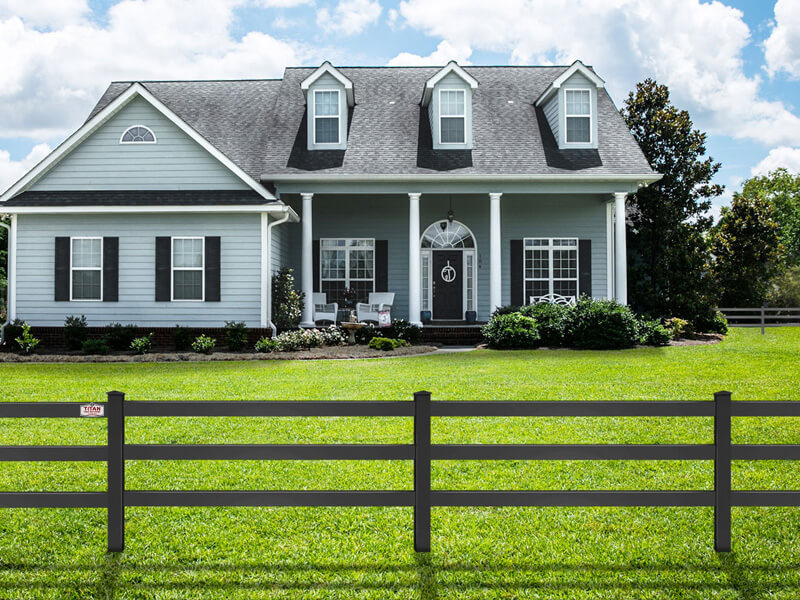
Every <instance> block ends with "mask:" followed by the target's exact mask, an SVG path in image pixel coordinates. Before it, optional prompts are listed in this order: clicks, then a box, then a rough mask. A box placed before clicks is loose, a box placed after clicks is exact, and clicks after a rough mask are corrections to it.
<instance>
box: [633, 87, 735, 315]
mask: <svg viewBox="0 0 800 600" xmlns="http://www.w3.org/2000/svg"><path fill="white" fill-rule="evenodd" d="M621 113H622V116H623V117H624V119H625V121H626V122H627V124H628V127H629V128H630V130H631V133H632V134H633V137H634V138H635V139H636V141H637V142H639V145H640V146H641V148H642V150H643V151H644V154H645V156H646V157H647V160H648V161H650V165H651V166H652V167H653V169H655V170H656V171H657V172H658V173H661V174H662V175H663V177H662V178H661V179H660V180H659V181H658V182H656V183H654V184H652V185H650V186H649V187H647V188H644V189H641V190H639V191H638V192H637V193H636V194H635V195H634V196H633V197H632V198H631V200H630V202H629V211H628V219H629V224H630V228H629V234H628V296H629V301H630V303H631V305H632V306H633V307H634V308H635V309H636V310H639V311H642V312H645V313H648V314H651V315H654V316H679V317H683V318H686V319H690V320H692V321H693V322H696V325H698V326H699V327H702V322H703V321H704V320H705V319H707V318H708V317H709V316H710V311H711V308H712V307H713V305H714V304H715V300H716V298H715V296H714V290H713V284H712V282H711V278H710V277H709V276H708V272H707V267H706V265H707V258H708V245H707V241H706V239H707V236H706V234H707V232H708V231H709V229H710V228H711V225H712V219H711V217H710V216H708V214H707V213H708V209H709V208H710V207H711V199H712V198H714V197H716V196H719V195H720V194H721V193H722V191H723V187H722V186H720V185H717V184H713V183H711V179H712V178H713V177H714V175H715V174H716V173H717V171H719V168H720V164H719V163H715V162H714V161H713V159H711V158H710V157H705V154H706V145H705V144H706V134H705V133H703V132H701V131H699V130H697V129H693V123H692V120H691V118H690V117H689V113H688V112H687V111H685V110H679V109H678V108H676V107H675V106H674V105H673V104H672V102H671V101H670V97H669V89H668V88H667V86H665V85H659V84H658V83H657V82H655V81H653V80H652V79H646V80H645V81H643V82H641V83H639V84H637V86H636V89H635V90H634V91H632V92H631V93H630V94H629V95H628V99H627V100H626V101H625V106H624V107H623V109H622V111H621Z"/></svg>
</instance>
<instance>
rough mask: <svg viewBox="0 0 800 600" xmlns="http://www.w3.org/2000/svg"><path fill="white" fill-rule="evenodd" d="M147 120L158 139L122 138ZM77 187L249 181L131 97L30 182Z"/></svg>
mask: <svg viewBox="0 0 800 600" xmlns="http://www.w3.org/2000/svg"><path fill="white" fill-rule="evenodd" d="M132 125H145V126H146V127H149V128H150V129H152V130H153V132H154V133H155V135H156V139H157V143H155V144H120V143H119V140H120V137H121V136H122V134H123V132H124V131H125V130H126V129H128V128H129V127H130V126H132ZM30 189H31V190H35V191H45V190H46V191H72V190H221V189H224V190H239V189H249V187H248V186H247V185H246V184H245V183H244V182H243V181H242V180H241V179H239V178H238V177H237V176H236V175H234V174H233V173H232V172H231V171H230V170H229V169H228V168H227V167H225V166H224V165H223V164H222V163H220V162H219V161H218V160H217V159H215V158H214V157H213V156H211V155H210V154H209V153H208V151H206V150H205V149H204V148H203V147H202V146H200V144H198V143H197V142H195V141H194V140H193V139H191V138H190V137H189V136H187V135H186V134H185V133H184V132H183V131H181V130H180V129H179V128H178V127H177V126H176V125H175V124H174V123H172V122H171V121H170V120H169V119H167V118H166V117H165V116H164V115H163V114H161V113H160V112H159V111H158V110H156V109H155V108H154V107H153V106H152V105H151V104H149V103H148V102H147V101H146V100H144V99H142V98H136V99H134V100H131V101H130V103H128V104H127V105H126V106H125V107H124V108H122V109H121V110H120V111H119V112H118V113H117V114H116V115H114V116H113V117H111V118H110V119H109V120H108V121H107V122H106V123H105V124H103V125H102V126H101V127H100V128H99V129H98V130H97V131H95V132H94V133H92V134H91V135H90V136H89V137H88V138H87V139H86V140H84V141H83V143H81V144H80V145H79V146H78V147H77V148H75V149H74V150H73V151H72V152H70V154H68V155H67V156H66V157H65V158H64V159H63V160H62V161H61V162H60V163H58V164H57V165H56V166H55V167H54V168H53V169H52V170H51V171H49V172H48V173H47V174H46V175H45V176H44V177H43V178H42V179H40V180H39V181H37V182H36V183H35V184H34V185H33V186H32V187H31V188H30Z"/></svg>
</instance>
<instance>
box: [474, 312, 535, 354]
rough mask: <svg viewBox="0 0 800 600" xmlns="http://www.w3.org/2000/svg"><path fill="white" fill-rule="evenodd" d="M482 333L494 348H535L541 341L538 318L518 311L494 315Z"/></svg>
mask: <svg viewBox="0 0 800 600" xmlns="http://www.w3.org/2000/svg"><path fill="white" fill-rule="evenodd" d="M481 333H483V337H484V338H485V339H486V341H487V343H488V344H489V346H491V347H492V348H535V347H536V346H538V345H539V341H540V337H539V329H538V326H537V324H536V319H532V318H531V317H526V316H525V315H523V314H520V313H518V312H516V313H510V314H499V315H495V316H493V317H492V318H491V319H489V322H488V323H487V324H486V325H484V326H483V329H481Z"/></svg>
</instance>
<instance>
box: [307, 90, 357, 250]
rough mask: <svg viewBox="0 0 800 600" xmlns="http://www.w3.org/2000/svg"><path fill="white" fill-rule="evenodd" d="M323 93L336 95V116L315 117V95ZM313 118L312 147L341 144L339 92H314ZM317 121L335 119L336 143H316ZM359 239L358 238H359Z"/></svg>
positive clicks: (340, 102)
mask: <svg viewBox="0 0 800 600" xmlns="http://www.w3.org/2000/svg"><path fill="white" fill-rule="evenodd" d="M321 92H324V93H326V94H327V93H330V92H335V93H336V109H337V112H336V116H333V115H323V116H321V117H318V116H317V94H319V93H321ZM312 100H313V107H314V109H313V112H314V114H313V118H312V121H313V122H312V124H311V139H312V140H314V146H338V145H339V144H341V143H342V96H341V93H340V91H339V90H336V89H321V90H314V97H313V99H312ZM317 119H336V141H335V142H318V141H317ZM359 239H360V238H359Z"/></svg>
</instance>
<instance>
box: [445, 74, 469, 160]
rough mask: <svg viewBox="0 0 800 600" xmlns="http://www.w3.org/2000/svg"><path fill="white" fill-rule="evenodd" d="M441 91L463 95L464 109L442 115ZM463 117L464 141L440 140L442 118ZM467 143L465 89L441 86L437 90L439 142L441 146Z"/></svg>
mask: <svg viewBox="0 0 800 600" xmlns="http://www.w3.org/2000/svg"><path fill="white" fill-rule="evenodd" d="M443 92H458V93H460V94H461V95H463V96H464V102H463V106H464V111H463V114H460V115H443V114H442V93H443ZM459 117H460V118H462V119H464V141H463V142H443V141H442V119H458V118H459ZM466 143H467V90H462V89H460V88H442V89H440V90H439V144H441V145H443V146H463V145H465V144H466Z"/></svg>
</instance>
